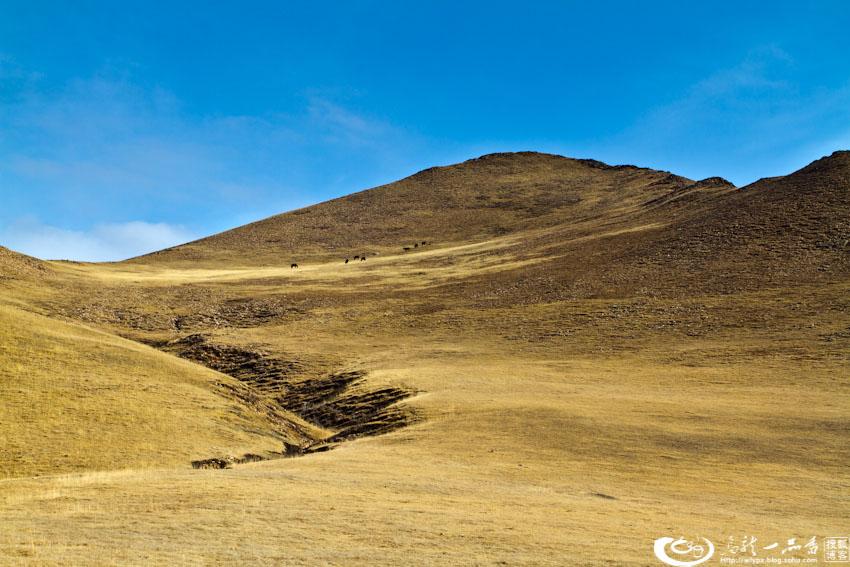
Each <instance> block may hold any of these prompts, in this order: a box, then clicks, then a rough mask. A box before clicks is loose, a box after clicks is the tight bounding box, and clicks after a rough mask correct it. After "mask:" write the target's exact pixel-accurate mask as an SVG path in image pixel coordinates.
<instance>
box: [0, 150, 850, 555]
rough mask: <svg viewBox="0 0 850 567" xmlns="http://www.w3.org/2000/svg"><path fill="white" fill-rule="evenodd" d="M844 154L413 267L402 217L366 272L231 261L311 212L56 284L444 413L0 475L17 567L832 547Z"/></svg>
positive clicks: (839, 414)
mask: <svg viewBox="0 0 850 567" xmlns="http://www.w3.org/2000/svg"><path fill="white" fill-rule="evenodd" d="M529 157H534V156H526V155H521V156H519V159H520V160H526V159H528V158H529ZM845 158H846V155H845V154H838V155H836V156H833V157H832V158H827V159H826V161H823V160H822V161H821V162H819V164H815V166H813V167H811V169H809V168H807V169H805V170H803V171H801V172H798V173H797V174H794V175H792V176H788V177H786V178H780V179H774V180H766V181H763V182H760V183H758V184H755V185H753V186H750V187H748V188H742V189H739V190H734V189H733V188H730V187H727V186H725V185H723V184H716V185H714V186H709V187H705V186H703V187H693V186H691V187H690V188H688V187H687V183H685V182H680V183H674V185H676V187H672V188H671V187H668V188H667V189H665V191H666V193H665V194H664V195H666V196H664V195H662V197H663V198H662V199H660V200H658V201H656V199H658V196H657V195H656V193H654V192H652V194H651V195H645V197H651V198H650V199H649V200H645V199H641V198H640V195H641V194H642V193H641V192H640V191H635V190H634V189H635V188H637V187H638V186H637V185H635V186H634V187H633V188H632V189H630V190H629V191H621V192H620V194H623V193H625V194H627V195H628V196H629V197H628V198H627V199H625V203H624V204H623V205H622V206H619V205H617V203H618V202H619V201H618V200H617V199H615V198H611V199H610V201H609V202H608V204H606V205H604V206H603V207H601V208H599V209H596V211H597V212H599V211H602V210H604V211H607V214H606V216H604V217H600V218H593V215H592V214H589V213H588V212H587V211H585V212H577V211H576V210H575V209H570V208H569V207H568V208H567V209H569V210H567V209H563V210H561V211H560V212H559V213H558V214H560V215H562V216H563V218H562V220H565V221H568V222H562V223H560V224H559V223H555V222H552V221H553V219H554V217H551V218H549V220H546V215H545V214H544V215H542V216H540V217H539V218H541V219H543V220H541V221H540V222H536V221H534V219H533V218H532V217H528V218H526V219H525V220H523V218H522V217H523V216H524V215H525V214H526V213H524V212H522V210H510V211H509V212H508V213H505V214H509V215H511V217H512V219H513V220H511V223H515V224H512V225H511V226H509V227H508V228H509V229H510V230H508V231H501V230H499V231H496V232H498V233H500V234H492V233H490V234H485V232H486V231H484V232H481V231H480V230H479V228H477V227H476V225H475V223H471V227H469V228H464V227H463V226H460V225H459V228H458V229H457V230H458V231H467V230H468V233H467V232H458V233H457V234H456V236H455V237H453V238H457V239H461V242H457V243H450V242H441V243H440V244H439V245H438V246H434V247H432V248H427V247H426V249H425V250H424V251H417V252H416V253H415V254H401V253H400V251H395V250H392V249H391V247H390V244H389V243H390V242H392V241H393V240H392V239H393V238H395V237H394V236H392V235H393V234H395V232H394V231H392V230H388V229H391V228H393V227H392V226H391V225H390V224H389V223H390V220H391V219H385V221H382V223H378V222H377V221H375V222H374V225H375V227H376V228H375V230H376V233H375V235H374V238H375V239H376V240H375V242H386V243H387V244H386V246H387V249H386V251H385V252H384V253H382V254H381V255H380V256H379V257H375V258H370V259H369V260H368V261H367V262H365V263H362V264H357V265H355V266H352V265H348V266H345V265H343V264H341V262H340V261H339V258H337V257H336V256H333V257H331V256H324V257H323V255H322V253H319V252H316V250H318V248H317V249H316V250H307V251H306V252H305V257H307V258H308V261H307V262H305V263H304V264H303V266H302V268H301V269H299V270H290V269H289V268H288V265H286V264H285V263H282V262H279V261H277V262H274V261H272V260H271V256H268V255H267V253H266V252H265V251H262V250H260V251H255V252H254V253H251V254H247V257H246V252H245V249H242V250H241V251H239V252H238V253H239V254H241V255H242V265H239V264H234V263H232V262H231V261H230V258H231V257H232V256H235V255H236V252H230V251H228V249H226V248H225V247H224V245H223V243H224V242H228V241H227V240H221V239H223V238H236V240H235V241H232V242H237V243H238V242H244V243H250V242H259V241H261V240H262V239H263V238H266V236H267V234H266V231H272V230H273V228H274V226H275V223H278V225H280V224H281V223H284V221H285V222H286V223H288V222H290V221H292V222H295V223H296V226H297V227H301V228H299V231H300V232H299V231H296V233H298V234H301V236H298V238H305V239H306V238H312V237H319V236H321V235H324V234H326V233H327V234H330V235H331V236H333V234H334V233H333V231H324V232H323V231H321V230H320V229H316V231H319V232H316V231H314V230H313V229H312V228H311V229H309V230H308V229H306V228H303V227H304V226H305V225H303V224H297V223H301V221H300V220H296V219H298V218H304V217H308V216H310V215H311V214H314V213H308V214H306V215H291V214H290V215H284V216H283V217H273V218H272V219H269V220H268V221H263V222H261V223H258V224H257V225H251V226H249V227H246V228H245V229H238V230H237V231H234V234H233V235H231V236H227V237H225V236H224V235H221V236H219V237H214V238H213V239H211V240H209V241H201V242H200V243H196V244H194V245H191V246H190V247H189V248H188V250H193V252H192V254H200V255H201V256H202V257H204V258H206V261H205V262H200V263H198V264H196V265H191V269H190V267H189V266H187V265H184V264H183V262H184V261H185V259H186V258H188V257H189V256H187V255H186V254H184V252H186V253H187V254H188V252H187V250H183V251H181V249H178V250H177V251H174V252H168V253H165V254H162V255H158V256H154V257H149V258H143V259H139V260H136V261H133V262H130V263H122V264H116V265H74V264H64V263H54V264H50V269H51V270H53V271H54V272H55V274H56V276H55V277H56V278H58V280H59V281H60V282H61V286H62V289H63V291H64V295H63V297H62V298H57V297H55V296H51V297H40V298H39V299H38V300H35V299H33V300H32V301H33V303H36V304H37V305H38V306H39V308H40V309H43V310H45V311H46V312H61V313H64V314H65V315H67V316H71V317H75V318H81V319H83V320H85V321H88V322H90V323H92V324H96V325H99V326H102V327H103V328H106V329H110V330H112V331H115V332H119V333H121V334H124V335H128V336H135V337H138V338H143V339H145V340H163V339H169V338H173V337H175V336H184V335H186V334H189V333H196V332H197V333H203V334H206V335H209V336H211V337H214V338H215V339H216V340H217V341H219V342H224V343H228V344H234V345H240V346H244V345H250V344H262V345H263V348H264V350H266V351H268V352H270V353H272V354H279V355H281V356H286V357H287V358H288V359H297V360H303V361H308V362H309V361H320V362H321V363H327V362H328V361H332V362H333V364H336V365H340V366H344V367H346V368H357V369H361V370H366V371H368V372H369V373H370V374H369V380H370V383H372V384H373V385H378V386H380V385H383V384H386V385H391V384H396V383H401V384H407V385H409V386H412V387H414V388H416V389H418V390H420V391H421V392H423V393H422V394H421V395H420V396H418V397H416V398H413V399H412V400H409V401H408V402H406V403H409V404H413V405H415V406H416V407H417V408H418V409H419V411H421V412H422V414H423V415H425V416H427V420H426V421H424V422H423V423H421V424H419V425H416V426H414V427H411V428H408V429H405V430H401V431H398V432H395V433H392V434H390V435H386V436H383V437H380V438H374V439H362V440H359V441H356V442H354V443H353V444H350V445H347V446H344V447H342V448H339V449H336V450H335V451H332V452H330V453H323V454H319V455H314V456H310V457H307V458H303V459H287V460H284V461H270V462H265V463H258V464H253V465H245V466H240V467H237V468H236V469H233V470H232V471H214V472H206V471H185V470H171V471H157V472H155V473H114V474H95V475H92V474H84V475H80V476H73V477H49V478H44V479H36V480H23V479H21V480H14V481H7V482H5V483H0V517H2V518H3V519H4V531H3V532H2V534H0V552H3V553H6V556H7V557H8V558H9V560H8V562H9V563H10V564H21V565H28V564H39V565H52V564H55V565H79V564H116V565H117V564H121V565H126V564H139V565H141V564H145V565H204V564H237V563H238V564H259V565H262V564H281V563H282V564H289V565H314V564H339V565H399V564H410V563H416V564H423V565H428V564H433V565H470V564H481V565H498V564H509V565H516V564H529V565H564V564H582V565H610V564H612V563H613V564H616V565H657V564H658V562H657V560H656V559H655V558H654V556H653V555H652V552H651V542H652V540H653V539H655V538H657V537H662V536H665V535H669V536H672V537H677V536H679V535H685V536H689V537H693V536H696V535H697V534H699V535H703V536H706V537H709V538H711V539H712V540H713V541H714V542H715V544H717V545H718V553H720V552H721V551H723V549H724V548H725V541H726V540H727V538H728V537H729V536H736V537H740V536H742V535H744V534H747V535H755V536H757V537H758V538H759V540H760V542H765V545H767V544H768V543H770V542H773V541H779V542H784V541H786V540H787V539H789V538H792V537H797V538H800V539H804V538H805V539H808V538H810V537H811V536H815V535H817V536H821V537H822V536H830V535H834V534H835V533H839V532H841V530H842V529H844V527H845V526H844V522H843V517H844V515H845V509H846V502H847V500H846V494H848V493H850V475H848V474H847V471H846V467H845V464H846V462H847V461H848V458H850V453H848V444H847V441H848V431H850V416H848V413H847V410H846V408H847V407H848V402H850V399H848V394H847V392H848V389H847V386H848V377H850V360H848V354H847V353H848V352H850V332H848V331H849V330H850V328H848V319H847V312H848V309H850V300H848V298H850V287H848V284H847V283H846V282H847V279H846V277H845V276H846V271H847V267H846V265H847V264H846V262H847V251H846V248H845V247H844V245H843V240H841V238H842V236H841V235H842V234H843V232H842V231H844V230H845V228H844V226H845V225H843V224H842V223H843V222H844V220H843V219H845V218H847V217H846V215H845V212H846V208H847V205H848V201H850V200H848V197H847V191H848V187H850V185H848V183H847V182H846V175H847V174H846V172H847V171H848V168H847V165H846V164H844V163H843V160H845ZM488 159H497V160H498V161H500V162H503V161H504V160H505V159H508V158H507V157H506V156H497V157H494V158H488ZM534 159H535V160H536V159H538V158H537V157H534ZM539 159H541V160H543V161H544V162H546V161H547V160H548V159H549V158H539ZM484 161H486V160H484ZM556 161H557V160H556ZM558 163H562V162H560V161H558ZM563 163H564V164H565V167H566V166H567V165H568V166H569V168H589V169H591V170H593V172H591V173H588V175H608V174H620V173H622V172H623V171H625V172H626V173H628V172H629V171H630V170H620V169H614V170H609V169H603V168H599V167H589V166H588V165H587V164H582V163H574V162H573V161H572V160H567V162H563ZM465 165H466V166H468V167H472V166H474V167H479V166H480V165H481V162H477V161H475V162H473V163H472V164H471V165H470V164H465ZM591 165H593V164H591ZM503 166H504V165H500V166H499V167H497V168H496V171H497V172H498V171H501V169H500V168H501V167H503ZM447 170H449V171H451V169H450V168H441V169H440V170H437V171H436V172H433V171H432V172H431V173H427V172H426V173H427V174H428V175H438V174H439V175H444V174H447V173H448V171H447ZM485 170H486V168H485ZM467 171H468V169H467ZM582 171H584V170H583V169H582ZM641 171H642V170H641ZM606 172H607V173H606ZM632 173H635V172H633V171H632ZM637 173H640V171H638V172H637ZM646 174H647V175H650V176H652V177H654V178H657V177H660V178H661V179H663V178H664V176H663V175H661V174H659V173H653V172H646ZM514 175H517V174H516V173H514ZM641 175H643V174H641ZM665 175H666V174H665ZM482 176H483V174H481V175H478V177H477V178H476V179H477V181H476V179H472V180H470V181H469V182H468V183H466V182H461V181H459V182H457V183H456V184H455V185H452V187H456V186H465V187H470V188H471V187H473V186H474V185H476V183H477V184H479V185H480V184H485V185H486V184H487V183H490V181H488V179H486V176H483V177H485V178H484V179H482ZM414 177H415V176H414ZM497 177H498V176H497ZM532 177H533V176H532ZM532 177H530V178H529V179H531V178H532ZM414 181H415V180H414ZM443 181H445V180H443ZM408 182H410V183H412V181H410V180H408ZM445 182H446V183H448V181H445ZM452 183H454V182H452ZM646 186H647V185H641V187H646ZM416 187H418V186H417V185H410V186H409V188H410V189H409V190H410V191H414V190H415V189H416ZM601 187H602V186H601V185H597V186H596V188H594V187H593V186H591V187H590V189H589V191H590V193H591V194H596V190H597V189H599V191H602V189H600V188H601ZM615 189H616V187H615ZM532 190H533V184H527V185H526V186H525V189H524V191H525V195H526V196H528V195H529V194H530V193H529V192H531V191H532ZM453 191H454V189H453ZM606 193H610V194H612V195H613V194H617V192H616V191H611V192H608V191H606ZM598 194H599V195H602V194H603V193H602V192H599V193H598ZM367 197H368V195H367ZM367 197H361V198H367ZM368 198H371V197H368ZM472 198H473V200H474V199H475V197H474V196H473V197H472ZM479 201H483V200H479ZM653 201H654V202H653ZM410 202H411V197H410V194H409V193H408V194H407V195H406V198H405V199H402V200H399V204H398V205H397V206H398V207H400V208H402V207H403V205H402V204H401V203H408V204H409V203H410ZM342 205H346V207H347V208H345V211H346V212H350V211H351V208H350V205H351V201H345V200H340V201H337V202H335V204H334V205H333V206H340V207H341V206H342ZM327 206H328V207H330V206H331V205H327ZM570 206H572V205H570ZM382 208H383V207H382ZM387 208H391V207H389V205H387ZM494 208H495V207H494ZM514 208H516V207H514ZM399 210H401V209H399ZM498 210H499V211H502V212H500V213H499V214H503V213H504V211H503V209H498ZM523 210H525V209H523ZM396 212H398V211H396ZM486 214H490V213H486ZM556 216H557V215H556ZM398 218H401V217H399V216H398V215H396V217H395V219H398ZM412 218H415V219H421V218H422V217H421V215H420V216H419V217H417V216H416V215H413V217H412ZM534 218H537V217H534ZM340 222H341V221H340ZM416 222H417V223H419V221H418V220H417V221H416ZM487 222H490V221H487ZM482 223H483V221H482ZM523 223H525V224H523ZM789 223H791V224H790V228H789V227H788V226H785V225H788V224H789ZM366 224H367V223H366V221H364V223H363V226H365V225H366ZM485 225H486V223H484V224H482V226H485ZM419 226H421V223H420V224H416V223H413V222H411V223H410V225H409V226H408V228H406V229H405V230H409V231H410V237H411V238H412V236H413V231H414V230H415V229H417V228H418V227H419ZM441 226H443V225H441ZM278 228H280V226H278ZM502 228H504V226H503V227H502ZM302 229H303V230H302ZM385 229H387V230H385ZM283 230H288V229H285V228H284V229H283ZM358 230H359V229H358ZM481 230H483V229H481ZM501 232H504V234H501ZM345 234H350V233H348V232H346V233H345ZM360 234H362V233H360ZM317 235H319V236H317ZM337 237H338V238H341V239H343V240H341V241H340V242H339V243H336V244H334V243H333V242H331V244H334V245H343V244H345V240H344V238H347V237H343V236H333V238H337ZM381 238H387V240H380V239H381ZM426 238H427V237H426ZM463 239H466V240H463ZM296 240H297V239H296ZM232 242H231V243H232ZM329 242H330V241H329ZM228 245H229V244H228ZM323 245H324V244H323ZM351 247H352V250H356V251H357V252H359V251H360V250H358V249H359V248H361V246H359V245H356V246H355V244H352V246H351ZM272 252H274V250H272ZM320 252H321V251H320ZM355 253H356V252H355ZM166 260H167V261H166ZM245 263H254V264H255V265H254V266H246V265H245ZM263 264H268V265H263ZM281 264H283V265H281ZM57 285H59V284H57ZM94 290H96V291H97V293H94ZM18 295H20V294H18ZM177 321H179V325H176V324H175V322H177ZM316 364H317V365H319V362H316ZM306 366H307V367H308V368H312V367H311V366H310V364H307V365H306Z"/></svg>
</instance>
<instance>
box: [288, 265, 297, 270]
mask: <svg viewBox="0 0 850 567" xmlns="http://www.w3.org/2000/svg"><path fill="white" fill-rule="evenodd" d="M297 267H298V264H292V265H291V266H289V269H290V270H291V269H292V268H297Z"/></svg>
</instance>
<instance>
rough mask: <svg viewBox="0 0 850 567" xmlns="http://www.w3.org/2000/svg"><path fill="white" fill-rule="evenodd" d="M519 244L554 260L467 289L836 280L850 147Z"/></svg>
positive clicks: (672, 291) (597, 290) (504, 293)
mask: <svg viewBox="0 0 850 567" xmlns="http://www.w3.org/2000/svg"><path fill="white" fill-rule="evenodd" d="M615 229H619V230H615ZM524 248H525V254H526V255H527V256H528V257H533V256H535V255H538V254H539V253H538V252H536V251H538V250H546V252H547V254H549V255H550V256H551V257H552V259H551V260H548V261H542V262H538V263H537V264H535V265H533V266H530V267H523V268H521V269H517V270H514V271H513V272H512V273H511V274H507V273H505V274H502V276H501V278H500V281H498V282H495V281H493V278H492V277H490V276H485V277H482V278H481V281H480V282H479V283H478V285H477V286H473V285H472V283H471V282H470V285H471V286H472V287H473V289H476V290H478V291H475V292H473V293H477V294H479V295H480V294H482V293H483V294H485V296H496V297H500V298H501V300H502V301H504V302H507V303H523V302H529V301H531V302H537V301H557V300H564V299H572V298H577V297H627V296H632V295H635V294H637V295H651V296H674V297H686V296H691V295H694V294H699V293H717V292H720V293H733V292H739V291H745V290H758V289H762V288H765V287H783V286H789V285H805V284H807V283H814V282H820V281H835V280H840V279H842V278H846V276H847V274H848V273H850V152H836V153H834V154H833V155H832V156H829V157H825V158H823V159H820V160H818V161H816V162H814V163H812V164H811V165H809V166H807V167H805V168H803V169H801V170H799V171H797V172H794V173H792V174H789V175H787V176H784V177H773V178H768V179H762V180H759V181H757V182H755V183H753V184H751V185H748V186H746V187H742V188H739V189H735V188H734V187H732V186H731V184H728V182H724V181H723V180H720V179H717V178H715V179H708V180H704V181H700V182H698V183H695V184H692V185H688V186H682V187H679V188H676V189H674V190H672V191H670V192H669V193H667V194H665V195H662V196H660V197H658V198H655V199H653V200H650V201H648V202H647V203H646V204H645V205H644V206H643V207H641V210H640V211H639V212H638V211H636V212H635V214H634V215H632V216H631V217H628V218H623V219H621V220H620V221H619V222H618V223H616V224H608V225H606V226H604V228H603V227H595V226H593V225H590V226H587V227H574V226H572V225H570V224H564V225H561V226H558V227H555V228H554V229H553V230H551V231H548V232H547V233H545V234H542V235H539V236H536V237H535V238H533V239H529V240H528V241H526V242H525V244H524ZM482 290H484V291H482Z"/></svg>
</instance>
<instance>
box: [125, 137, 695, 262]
mask: <svg viewBox="0 0 850 567" xmlns="http://www.w3.org/2000/svg"><path fill="white" fill-rule="evenodd" d="M692 183H693V181H691V180H689V179H685V178H683V177H679V176H676V175H672V174H670V173H668V172H665V171H655V170H652V169H645V168H639V167H635V166H630V165H626V166H609V165H606V164H604V163H601V162H598V161H594V160H579V159H570V158H565V157H561V156H557V155H551V154H541V153H535V152H521V153H503V154H490V155H485V156H483V157H480V158H477V159H472V160H469V161H466V162H463V163H460V164H456V165H450V166H446V167H434V168H431V169H426V170H424V171H421V172H419V173H417V174H415V175H412V176H410V177H407V178H405V179H402V180H400V181H397V182H395V183H390V184H388V185H382V186H380V187H376V188H374V189H369V190H366V191H361V192H359V193H354V194H352V195H348V196H345V197H340V198H338V199H333V200H331V201H327V202H324V203H320V204H318V205H314V206H311V207H306V208H303V209H299V210H296V211H291V212H288V213H284V214H280V215H276V216H273V217H269V218H267V219H264V220H261V221H258V222H255V223H251V224H248V225H245V226H241V227H239V228H235V229H233V230H229V231H227V232H223V233H221V234H217V235H214V236H210V237H208V238H204V239H201V240H197V241H195V242H190V243H188V244H184V245H182V246H176V247H174V248H169V249H167V250H163V251H160V252H156V253H154V254H149V255H146V256H142V257H140V258H137V259H133V260H132V261H133V262H162V261H165V262H173V261H180V260H190V261H201V262H204V261H218V260H226V261H228V262H234V263H242V264H245V263H247V264H250V263H255V262H258V261H260V262H270V263H281V264H285V263H286V262H287V261H289V260H290V259H291V258H293V259H296V261H297V259H303V258H304V257H337V256H340V255H342V256H345V255H353V254H358V253H360V252H368V251H372V250H375V251H382V252H383V251H394V252H395V251H401V249H402V247H404V246H412V245H413V244H414V243H421V242H422V241H426V242H438V243H447V242H465V241H470V240H481V239H486V238H492V237H495V236H501V235H505V234H511V233H516V232H519V231H522V230H528V229H533V228H542V227H549V226H555V225H558V224H562V223H565V222H574V221H582V220H589V219H598V218H612V217H616V216H618V215H624V214H627V213H629V212H631V211H634V210H635V208H636V207H638V206H639V205H641V204H643V203H645V202H647V201H651V200H653V199H656V198H659V197H661V196H663V195H666V194H669V193H671V192H673V191H676V190H680V189H682V188H684V187H687V186H689V185H691V184H692Z"/></svg>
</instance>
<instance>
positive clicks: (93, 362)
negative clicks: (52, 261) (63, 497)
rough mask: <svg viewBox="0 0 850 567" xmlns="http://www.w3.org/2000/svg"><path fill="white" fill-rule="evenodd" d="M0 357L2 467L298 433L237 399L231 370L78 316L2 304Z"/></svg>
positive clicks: (156, 458) (250, 446)
mask: <svg viewBox="0 0 850 567" xmlns="http://www.w3.org/2000/svg"><path fill="white" fill-rule="evenodd" d="M0 357H2V361H3V363H2V366H0V399H2V400H3V403H2V405H0V437H2V439H3V444H2V446H0V477H20V476H30V475H44V474H51V473H57V472H69V471H91V470H110V469H122V468H140V467H143V468H145V467H148V468H149V467H163V466H183V467H185V466H188V464H189V461H190V460H193V459H205V458H210V457H216V456H234V457H241V456H242V455H243V454H245V453H248V452H255V453H257V452H268V451H282V450H284V449H285V446H284V442H290V443H296V442H297V441H298V439H297V431H298V429H297V428H296V427H293V430H292V433H291V434H290V435H287V434H286V432H284V431H275V429H274V428H272V427H271V426H270V424H269V423H268V422H267V421H266V420H265V419H262V418H261V416H260V415H259V414H257V413H255V412H250V411H248V410H247V409H246V408H241V407H235V406H234V404H233V402H232V400H231V399H229V398H228V397H226V396H225V395H224V394H223V392H222V390H221V387H220V384H230V385H233V384H236V381H235V380H233V379H232V378H230V377H228V376H224V375H221V374H218V373H215V372H212V371H210V370H207V369H205V368H203V367H200V366H198V365H195V364H191V363H189V362H187V361H183V360H180V359H178V358H175V357H172V356H168V355H166V354H163V353H161V352H158V351H156V350H154V349H152V348H150V347H147V346H144V345H140V344H138V343H135V342H132V341H128V340H125V339H121V338H119V337H116V336H114V335H110V334H107V333H104V332H103V331H98V330H93V329H89V328H85V327H83V326H82V325H79V324H73V323H64V322H61V321H56V320H51V319H48V318H46V317H44V316H41V315H36V314H32V313H27V312H25V311H22V310H20V309H18V308H16V307H9V306H3V305H0ZM293 420H294V422H293V423H298V424H301V425H299V427H302V426H303V425H304V424H303V423H302V422H301V421H300V420H298V419H297V418H295V417H294V416H293ZM304 429H306V430H307V431H312V429H311V428H309V427H304Z"/></svg>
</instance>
